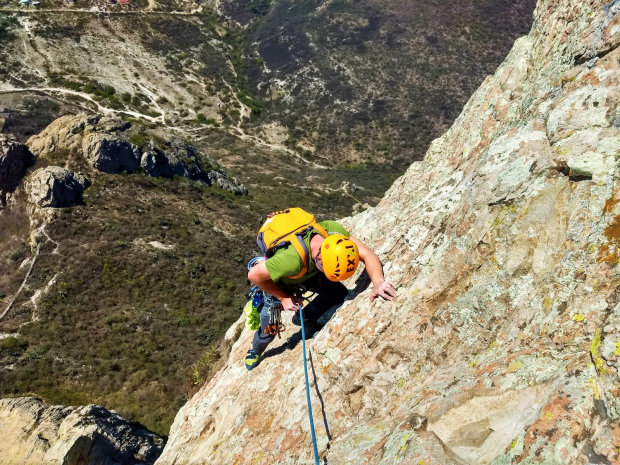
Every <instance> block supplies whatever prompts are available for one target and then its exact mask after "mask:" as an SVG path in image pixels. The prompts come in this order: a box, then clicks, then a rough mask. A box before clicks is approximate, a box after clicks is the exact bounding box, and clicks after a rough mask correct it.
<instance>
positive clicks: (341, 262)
mask: <svg viewBox="0 0 620 465" xmlns="http://www.w3.org/2000/svg"><path fill="white" fill-rule="evenodd" d="M359 260H360V254H359V251H358V249H357V245H355V242H353V241H352V240H351V239H349V238H348V237H345V236H343V235H342V234H330V235H329V236H328V237H327V238H326V239H325V240H324V241H323V243H322V244H321V250H320V252H319V253H318V254H317V256H316V257H315V259H314V262H315V264H316V266H317V268H318V269H319V270H320V271H322V272H323V273H325V276H327V279H329V280H330V281H343V280H345V279H348V278H350V277H351V276H353V273H355V270H356V269H357V265H358V264H359Z"/></svg>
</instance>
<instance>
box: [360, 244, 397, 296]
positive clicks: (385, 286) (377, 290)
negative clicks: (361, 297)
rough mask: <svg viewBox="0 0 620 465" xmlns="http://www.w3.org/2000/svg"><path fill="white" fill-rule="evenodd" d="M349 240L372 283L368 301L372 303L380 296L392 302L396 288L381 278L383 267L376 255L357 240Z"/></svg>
mask: <svg viewBox="0 0 620 465" xmlns="http://www.w3.org/2000/svg"><path fill="white" fill-rule="evenodd" d="M350 239H351V240H352V241H353V242H355V245H357V249H358V250H359V253H360V260H361V261H362V262H364V265H366V271H367V272H368V276H370V280H371V281H372V285H373V288H374V289H373V290H372V293H371V294H370V300H371V301H373V300H375V298H376V297H377V296H381V297H383V298H384V299H386V300H392V299H393V298H394V297H396V286H394V284H392V283H390V282H388V281H386V280H385V278H384V277H383V265H381V260H379V257H377V254H376V253H374V252H373V251H372V250H370V249H369V248H368V247H367V246H366V244H364V243H363V242H362V241H360V240H359V239H358V238H356V237H353V236H351V237H350Z"/></svg>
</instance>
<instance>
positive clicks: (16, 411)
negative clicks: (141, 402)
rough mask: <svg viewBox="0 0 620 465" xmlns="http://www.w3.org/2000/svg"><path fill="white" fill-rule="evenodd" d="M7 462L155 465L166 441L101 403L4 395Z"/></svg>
mask: <svg viewBox="0 0 620 465" xmlns="http://www.w3.org/2000/svg"><path fill="white" fill-rule="evenodd" d="M0 437H1V438H3V439H2V441H0V463H2V464H4V465H10V464H15V465H17V464H19V465H30V464H32V465H39V464H52V463H62V464H64V465H81V464H89V465H95V464H123V465H125V464H127V465H138V464H151V463H153V462H154V461H155V460H156V459H157V457H158V456H159V454H160V453H161V451H162V448H163V445H164V441H163V439H162V438H160V437H159V436H157V435H156V434H154V433H151V432H150V431H148V430H146V429H144V428H142V427H140V426H139V425H136V424H132V423H129V422H128V421H127V420H124V419H123V418H121V417H120V416H119V415H118V414H116V413H115V412H112V411H109V410H106V409H105V408H103V407H100V406H98V405H88V406H86V407H63V406H61V405H55V406H49V405H46V404H45V403H44V402H43V401H42V400H41V399H37V398H36V397H18V398H12V399H0Z"/></svg>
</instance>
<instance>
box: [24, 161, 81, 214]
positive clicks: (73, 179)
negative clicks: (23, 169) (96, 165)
mask: <svg viewBox="0 0 620 465" xmlns="http://www.w3.org/2000/svg"><path fill="white" fill-rule="evenodd" d="M88 186H90V181H89V180H88V179H86V177H85V176H84V175H82V174H80V173H74V172H73V171H69V170H67V169H65V168H61V167H59V166H48V167H47V168H40V169H38V170H36V171H35V172H34V173H32V174H31V175H30V176H29V178H28V180H27V181H26V190H27V192H28V200H29V202H30V203H31V204H32V205H34V206H35V207H38V208H48V207H53V208H63V207H69V206H71V205H76V204H79V203H80V202H81V200H82V194H83V192H84V190H85V189H86V188H88Z"/></svg>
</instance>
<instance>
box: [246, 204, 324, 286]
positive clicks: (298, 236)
mask: <svg viewBox="0 0 620 465" xmlns="http://www.w3.org/2000/svg"><path fill="white" fill-rule="evenodd" d="M312 230H314V231H316V232H317V233H318V234H320V235H321V236H323V237H325V238H327V236H328V234H327V231H325V229H323V227H322V226H321V225H320V224H319V223H317V221H316V219H315V218H314V215H312V214H310V213H308V212H306V211H305V210H302V209H301V208H288V209H286V210H281V211H277V212H273V213H270V214H269V215H267V220H266V221H265V223H263V226H262V227H261V228H260V229H259V231H258V237H257V238H256V242H257V243H258V247H260V250H261V251H262V252H263V255H265V257H267V258H269V257H271V256H273V254H275V253H276V251H277V250H278V249H281V248H284V247H288V246H289V245H291V246H293V248H294V249H295V250H296V251H297V253H298V254H299V257H300V258H301V262H302V265H303V266H302V269H301V271H300V272H299V273H297V274H296V275H293V276H288V278H289V279H299V278H301V277H303V276H304V275H305V274H306V273H307V272H308V264H309V263H310V251H309V250H308V247H307V246H306V243H305V242H304V236H305V235H306V234H307V233H309V232H310V231H312Z"/></svg>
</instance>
